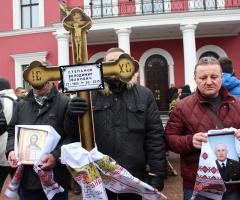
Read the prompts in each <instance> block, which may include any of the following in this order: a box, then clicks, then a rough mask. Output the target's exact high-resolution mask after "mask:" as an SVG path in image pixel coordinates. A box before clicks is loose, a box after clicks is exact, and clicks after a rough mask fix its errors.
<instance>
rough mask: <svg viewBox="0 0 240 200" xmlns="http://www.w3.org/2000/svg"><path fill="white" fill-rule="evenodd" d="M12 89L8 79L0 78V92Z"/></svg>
mask: <svg viewBox="0 0 240 200" xmlns="http://www.w3.org/2000/svg"><path fill="white" fill-rule="evenodd" d="M6 89H11V86H10V83H9V81H8V80H7V79H6V78H3V77H0V91H2V90H6Z"/></svg>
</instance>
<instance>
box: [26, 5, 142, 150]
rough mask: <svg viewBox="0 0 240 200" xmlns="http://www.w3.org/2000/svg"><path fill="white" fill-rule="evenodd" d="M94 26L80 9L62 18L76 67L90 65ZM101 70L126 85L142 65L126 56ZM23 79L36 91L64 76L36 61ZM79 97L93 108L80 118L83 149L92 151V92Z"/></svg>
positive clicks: (93, 139) (81, 93) (93, 143)
mask: <svg viewBox="0 0 240 200" xmlns="http://www.w3.org/2000/svg"><path fill="white" fill-rule="evenodd" d="M91 25H92V21H91V19H90V17H88V16H87V15H86V14H85V13H84V12H83V11H82V10H81V9H80V8H74V9H73V10H72V11H71V12H70V13H69V15H68V16H66V17H65V18H64V19H63V26H64V28H65V29H66V30H67V31H69V32H70V34H71V40H72V50H73V63H74V64H85V63H87V62H88V53H87V39H86V33H87V31H88V30H89V29H90V28H91ZM102 67H103V75H104V76H107V75H111V74H116V75H117V76H118V77H119V78H120V79H121V80H122V81H123V82H128V81H130V80H131V78H132V76H133V75H134V74H135V73H136V72H137V71H138V69H139V64H138V62H137V61H135V60H134V59H133V58H132V57H131V56H130V55H129V54H126V53H124V54H122V55H120V57H119V59H118V60H116V61H114V62H103V63H102ZM23 78H24V80H25V81H26V82H28V83H29V84H30V85H32V86H33V88H35V89H41V88H43V87H44V84H45V83H46V82H47V81H57V80H60V79H61V75H60V69H59V67H47V66H45V65H44V63H43V62H41V61H33V62H31V63H30V64H29V67H28V68H27V69H26V70H25V71H24V72H23ZM77 96H79V97H82V98H84V99H86V101H87V103H88V105H89V107H90V108H89V110H88V111H87V112H86V113H85V114H84V115H83V116H82V117H78V122H79V123H78V124H79V134H80V140H81V143H82V147H83V148H85V149H87V150H88V151H90V150H92V149H93V148H94V147H95V131H94V122H93V112H92V103H91V102H92V100H91V92H89V91H81V92H78V93H77Z"/></svg>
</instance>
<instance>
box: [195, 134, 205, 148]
mask: <svg viewBox="0 0 240 200" xmlns="http://www.w3.org/2000/svg"><path fill="white" fill-rule="evenodd" d="M202 142H207V133H202V132H200V133H195V134H194V136H193V146H194V147H195V148H196V149H201V147H202Z"/></svg>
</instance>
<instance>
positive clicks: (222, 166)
mask: <svg viewBox="0 0 240 200" xmlns="http://www.w3.org/2000/svg"><path fill="white" fill-rule="evenodd" d="M215 155H216V157H217V160H216V163H217V166H218V169H219V172H220V174H221V177H222V179H223V181H236V180H240V171H239V170H240V167H239V162H238V161H236V160H233V159H230V158H227V155H228V149H227V146H226V145H225V144H223V143H219V144H217V145H216V146H215Z"/></svg>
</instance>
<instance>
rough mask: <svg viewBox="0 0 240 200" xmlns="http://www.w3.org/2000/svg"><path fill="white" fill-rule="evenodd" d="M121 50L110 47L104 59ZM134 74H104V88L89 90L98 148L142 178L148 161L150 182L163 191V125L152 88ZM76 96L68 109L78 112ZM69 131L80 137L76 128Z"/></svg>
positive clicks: (123, 199)
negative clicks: (124, 77)
mask: <svg viewBox="0 0 240 200" xmlns="http://www.w3.org/2000/svg"><path fill="white" fill-rule="evenodd" d="M123 53H124V52H123V50H121V49H119V48H112V49H109V50H108V51H107V53H106V55H105V61H106V62H110V61H115V60H116V59H118V58H119V56H120V55H121V54H123ZM137 76H138V74H137V73H136V74H135V75H134V77H133V78H132V80H130V81H129V82H128V83H123V82H122V81H121V80H120V79H119V78H118V77H117V76H116V75H111V76H109V77H105V78H104V82H105V89H104V90H99V91H92V105H93V116H94V125H95V138H96V143H97V148H98V150H99V151H100V152H101V153H103V154H106V155H108V156H110V157H112V158H113V159H114V160H116V161H117V163H118V164H120V165H121V166H122V167H124V168H125V169H127V170H128V171H129V172H130V173H131V174H132V175H133V176H135V177H137V178H139V179H140V180H142V181H144V180H145V175H146V174H145V173H146V163H148V164H149V166H150V172H149V184H150V185H152V186H153V187H155V188H157V189H158V190H159V191H162V189H163V187H164V177H165V176H166V175H167V161H166V152H165V142H164V131H163V126H162V122H161V119H160V116H159V111H158V108H157V105H156V102H155V99H154V96H153V94H152V92H151V90H149V89H148V88H146V87H143V86H141V85H139V84H137ZM78 98H79V97H76V98H75V100H74V101H75V104H74V105H72V109H71V110H74V111H75V112H76V115H77V112H78V111H79V114H80V115H81V114H82V113H83V112H84V110H83V107H82V106H81V101H82V99H78ZM78 100H79V106H78V105H77V104H78V103H77V101H78ZM76 130H77V128H76ZM72 133H73V137H74V138H76V139H78V140H79V134H78V132H77V131H76V132H75V133H74V132H73V131H72ZM107 195H108V199H109V200H116V199H117V198H118V199H119V200H133V199H134V200H141V199H142V197H141V196H139V195H137V194H129V193H125V194H116V193H114V192H111V191H109V190H107Z"/></svg>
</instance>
